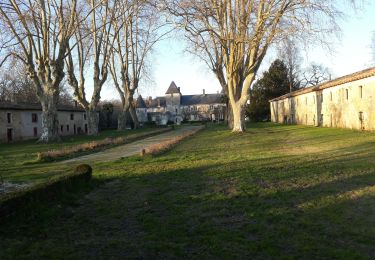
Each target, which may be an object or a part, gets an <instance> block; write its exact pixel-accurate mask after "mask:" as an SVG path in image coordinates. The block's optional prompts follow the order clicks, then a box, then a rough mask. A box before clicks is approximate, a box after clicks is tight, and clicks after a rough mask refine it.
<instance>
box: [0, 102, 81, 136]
mask: <svg viewBox="0 0 375 260" xmlns="http://www.w3.org/2000/svg"><path fill="white" fill-rule="evenodd" d="M58 120H59V134H60V135H61V136H66V135H75V134H85V133H87V130H88V129H87V118H86V113H85V111H84V110H83V109H81V108H79V107H76V106H67V105H61V106H58ZM41 132H42V108H41V105H40V104H26V103H9V102H0V142H12V141H19V140H26V139H36V138H39V137H40V135H41Z"/></svg>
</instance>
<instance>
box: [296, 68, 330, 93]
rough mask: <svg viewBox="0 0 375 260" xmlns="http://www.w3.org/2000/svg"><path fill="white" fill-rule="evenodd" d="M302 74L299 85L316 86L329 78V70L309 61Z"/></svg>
mask: <svg viewBox="0 0 375 260" xmlns="http://www.w3.org/2000/svg"><path fill="white" fill-rule="evenodd" d="M302 74H303V76H302V80H301V85H302V86H303V87H311V86H316V85H318V84H320V83H322V82H324V81H327V80H330V79H331V72H330V70H329V69H328V68H327V67H324V66H323V65H320V64H316V63H311V64H310V66H309V67H308V68H306V69H305V71H304V72H303V73H302Z"/></svg>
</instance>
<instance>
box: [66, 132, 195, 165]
mask: <svg viewBox="0 0 375 260" xmlns="http://www.w3.org/2000/svg"><path fill="white" fill-rule="evenodd" d="M201 127H202V126H183V127H181V128H179V129H177V130H173V131H169V132H166V133H163V134H160V135H156V136H152V137H148V138H145V139H142V140H139V141H136V142H132V143H130V144H125V145H121V146H117V147H115V148H110V149H106V150H104V151H101V152H97V153H93V154H89V155H84V156H80V157H77V158H73V159H69V160H65V161H61V162H59V163H64V164H66V163H76V162H79V163H90V162H108V161H114V160H117V159H120V158H122V157H129V156H133V155H136V154H139V153H140V152H141V150H142V149H143V148H146V147H148V146H149V145H152V144H156V143H160V142H163V141H166V140H170V139H171V138H174V137H176V136H179V135H181V134H184V133H186V132H191V131H194V130H196V129H197V128H201Z"/></svg>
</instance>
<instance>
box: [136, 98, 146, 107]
mask: <svg viewBox="0 0 375 260" xmlns="http://www.w3.org/2000/svg"><path fill="white" fill-rule="evenodd" d="M135 107H136V108H147V106H146V103H145V101H144V100H143V98H142V96H141V95H139V96H138V98H137V102H136V104H135Z"/></svg>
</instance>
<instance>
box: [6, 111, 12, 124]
mask: <svg viewBox="0 0 375 260" xmlns="http://www.w3.org/2000/svg"><path fill="white" fill-rule="evenodd" d="M7 122H8V124H10V123H12V114H11V113H7Z"/></svg>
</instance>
